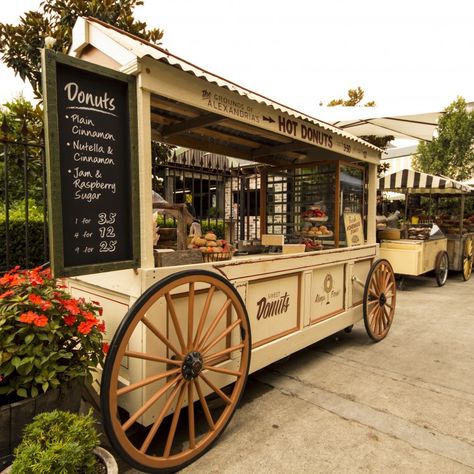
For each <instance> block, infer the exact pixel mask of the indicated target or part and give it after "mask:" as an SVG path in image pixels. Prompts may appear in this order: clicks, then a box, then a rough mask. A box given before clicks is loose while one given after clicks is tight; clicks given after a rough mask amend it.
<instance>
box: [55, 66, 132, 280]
mask: <svg viewBox="0 0 474 474" xmlns="http://www.w3.org/2000/svg"><path fill="white" fill-rule="evenodd" d="M55 66H56V67H55V79H56V81H55V86H56V87H55V92H56V101H57V109H56V110H57V127H58V137H57V152H58V158H59V160H58V161H59V163H57V162H56V165H57V164H59V170H57V169H56V170H55V171H53V172H52V173H51V174H52V176H53V177H54V176H56V177H57V178H59V179H58V181H59V183H56V187H54V186H53V187H52V189H51V192H52V193H55V192H56V193H57V192H58V191H60V196H59V195H57V196H52V197H53V199H58V200H60V203H59V202H57V203H54V202H53V207H54V206H56V213H55V214H54V215H55V216H56V217H57V215H58V212H57V209H58V208H59V204H60V209H61V215H60V220H61V227H62V228H61V234H62V240H61V242H60V243H61V247H62V252H61V255H60V256H59V257H60V258H59V259H60V260H61V265H60V267H62V268H63V269H64V271H63V272H60V273H63V274H68V273H70V274H80V273H81V270H80V268H81V267H82V268H84V269H86V270H87V271H88V272H92V271H94V268H91V267H94V266H98V268H96V270H97V271H101V270H109V269H113V268H114V267H113V266H110V265H107V264H114V263H120V262H121V263H122V267H123V266H125V267H126V266H127V265H126V264H125V265H124V262H130V266H134V264H135V263H136V260H137V256H136V255H134V250H135V249H134V244H133V243H134V235H133V229H134V222H135V221H134V219H136V216H134V207H133V202H134V200H135V196H132V193H133V188H134V186H133V182H132V179H131V177H132V176H133V170H132V168H133V167H132V153H131V136H130V122H131V114H130V101H129V94H130V93H131V91H130V83H129V81H127V82H126V81H122V80H117V78H116V77H109V76H107V75H104V74H97V73H95V72H93V71H89V70H84V69H78V68H77V67H74V65H71V64H64V63H62V62H56V64H55ZM49 114H50V111H49ZM50 148H51V147H50ZM54 164H55V160H54V158H53V160H52V162H51V165H52V166H54ZM53 217H54V216H53ZM56 220H58V219H56ZM50 229H51V226H50ZM52 232H53V234H54V232H57V229H56V230H55V229H54V227H53V229H52ZM53 240H56V241H58V239H57V236H55V235H53ZM56 253H57V249H56ZM56 266H57V265H56ZM71 268H72V269H73V271H68V270H67V269H71Z"/></svg>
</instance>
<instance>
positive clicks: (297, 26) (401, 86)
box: [0, 0, 474, 116]
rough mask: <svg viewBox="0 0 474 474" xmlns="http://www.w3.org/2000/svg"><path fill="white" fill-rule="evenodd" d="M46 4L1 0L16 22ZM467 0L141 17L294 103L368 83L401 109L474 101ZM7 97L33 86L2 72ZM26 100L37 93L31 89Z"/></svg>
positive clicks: (303, 106)
mask: <svg viewBox="0 0 474 474" xmlns="http://www.w3.org/2000/svg"><path fill="white" fill-rule="evenodd" d="M39 4H40V0H16V1H14V2H12V1H2V8H1V10H0V21H1V22H3V23H5V22H13V23H17V21H18V18H19V15H20V14H21V13H23V12H25V11H27V10H28V9H37V8H38V6H39ZM471 4H472V2H470V1H468V0H451V1H450V2H447V1H446V0H443V1H441V0H396V1H395V0H385V1H383V2H382V1H380V0H357V1H354V0H331V1H326V2H320V1H311V0H306V1H304V0H301V1H298V0H294V1H280V0H268V1H267V0H260V1H258V0H252V1H250V0H238V1H236V0H227V1H225V0H201V1H195V0H145V6H144V7H139V8H138V9H137V11H136V16H137V17H138V18H140V19H143V20H145V21H146V22H147V23H148V25H149V26H150V27H159V28H162V29H164V30H165V36H164V38H163V46H164V47H166V48H167V49H168V50H169V51H170V52H172V53H174V54H176V55H178V56H181V57H182V58H184V59H186V60H188V61H190V62H192V63H194V64H196V65H197V66H200V67H202V68H205V69H207V70H209V71H211V72H213V73H215V74H218V75H220V76H223V77H225V78H227V79H229V80H231V81H233V82H236V83H237V84H239V85H241V86H244V87H247V88H249V89H251V90H253V91H254V92H258V93H260V94H262V95H265V96H267V97H269V98H271V99H274V100H276V101H278V102H281V103H283V104H285V105H287V106H290V107H292V108H295V109H297V110H300V111H302V112H306V113H309V114H311V115H315V116H317V115H318V112H317V110H318V104H319V103H320V102H323V103H324V104H326V103H327V102H328V101H329V100H331V99H333V98H339V97H345V96H346V94H347V90H348V89H349V88H355V87H357V86H361V87H362V88H363V89H364V91H365V92H366V99H367V100H375V101H376V102H377V105H379V106H381V107H384V108H388V109H390V110H393V109H394V110H396V111H401V112H402V111H407V112H423V111H433V110H441V109H442V108H444V107H446V106H447V105H449V103H451V102H452V101H453V100H455V99H456V97H457V96H458V95H460V96H463V97H464V98H465V99H466V100H467V101H474V62H473V60H472V51H471V50H472V47H473V44H474V42H473V35H472V28H473V23H472V21H473V18H474V16H473V12H474V7H473V6H472V5H471ZM0 84H1V88H0V101H1V102H4V101H5V100H9V99H11V98H12V97H14V96H15V94H17V93H18V92H19V91H21V90H26V89H27V87H26V86H25V85H24V84H23V83H22V82H21V80H20V79H19V78H14V77H13V74H12V73H10V72H9V71H7V69H6V68H5V67H4V66H3V65H2V67H1V69H0ZM26 95H27V97H30V96H29V95H28V93H26Z"/></svg>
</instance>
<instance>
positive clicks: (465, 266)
mask: <svg viewBox="0 0 474 474" xmlns="http://www.w3.org/2000/svg"><path fill="white" fill-rule="evenodd" d="M472 248H473V245H472V239H471V238H468V239H466V240H465V241H464V252H463V257H462V277H463V279H464V281H467V280H469V278H471V274H472Z"/></svg>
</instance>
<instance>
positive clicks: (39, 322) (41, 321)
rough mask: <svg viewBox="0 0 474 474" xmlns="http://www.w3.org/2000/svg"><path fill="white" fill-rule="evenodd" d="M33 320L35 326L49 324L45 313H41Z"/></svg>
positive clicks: (40, 326)
mask: <svg viewBox="0 0 474 474" xmlns="http://www.w3.org/2000/svg"><path fill="white" fill-rule="evenodd" d="M33 322H34V325H35V326H38V327H39V328H42V327H44V326H46V324H48V318H47V317H46V316H45V315H44V314H41V315H40V316H38V317H37V318H36V319H35V320H34V321H33Z"/></svg>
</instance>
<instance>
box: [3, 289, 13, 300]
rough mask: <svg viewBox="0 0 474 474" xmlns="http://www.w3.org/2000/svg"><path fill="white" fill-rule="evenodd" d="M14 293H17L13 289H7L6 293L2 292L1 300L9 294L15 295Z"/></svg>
mask: <svg viewBox="0 0 474 474" xmlns="http://www.w3.org/2000/svg"><path fill="white" fill-rule="evenodd" d="M14 294H15V292H14V291H12V290H8V291H5V293H2V294H1V295H0V300H1V299H2V298H8V297H9V296H11V295H14Z"/></svg>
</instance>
